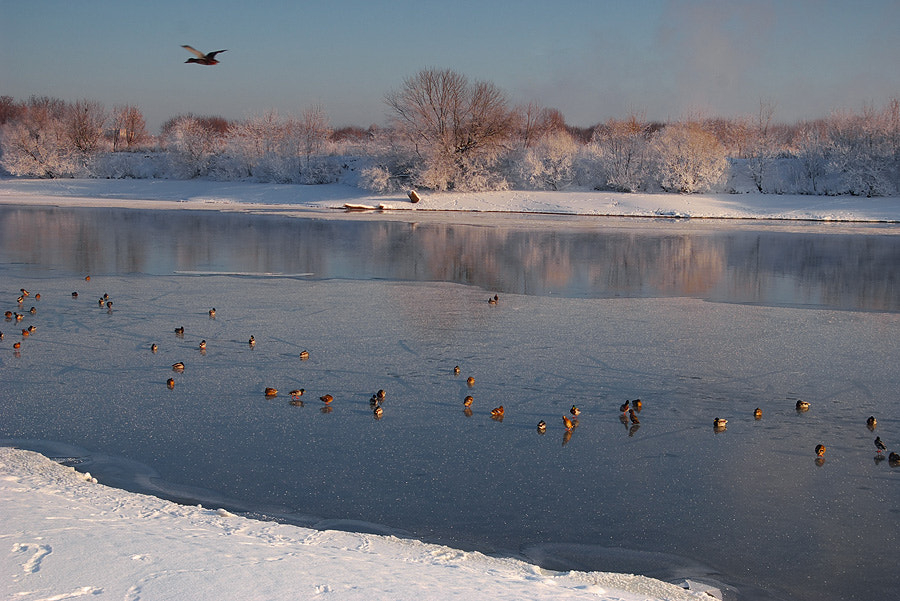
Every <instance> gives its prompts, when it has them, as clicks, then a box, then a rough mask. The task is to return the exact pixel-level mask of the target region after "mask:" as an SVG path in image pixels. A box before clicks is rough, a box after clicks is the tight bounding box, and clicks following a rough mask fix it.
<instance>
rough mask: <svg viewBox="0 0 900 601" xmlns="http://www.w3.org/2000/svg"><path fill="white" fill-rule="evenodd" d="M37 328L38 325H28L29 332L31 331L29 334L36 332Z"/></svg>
mask: <svg viewBox="0 0 900 601" xmlns="http://www.w3.org/2000/svg"><path fill="white" fill-rule="evenodd" d="M36 330H37V326H36V325H34V324H31V325H30V326H28V333H29V334H34V333H35V331H36Z"/></svg>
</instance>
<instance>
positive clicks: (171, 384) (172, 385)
mask: <svg viewBox="0 0 900 601" xmlns="http://www.w3.org/2000/svg"><path fill="white" fill-rule="evenodd" d="M166 386H168V387H169V390H171V389H173V388H175V378H169V379H168V380H166Z"/></svg>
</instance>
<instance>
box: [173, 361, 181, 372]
mask: <svg viewBox="0 0 900 601" xmlns="http://www.w3.org/2000/svg"><path fill="white" fill-rule="evenodd" d="M172 369H173V370H175V371H184V363H182V362H181V361H178V362H177V363H173V364H172Z"/></svg>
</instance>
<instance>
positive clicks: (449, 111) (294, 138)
mask: <svg viewBox="0 0 900 601" xmlns="http://www.w3.org/2000/svg"><path fill="white" fill-rule="evenodd" d="M384 100H385V104H386V106H387V108H388V109H389V115H390V118H389V120H388V122H387V123H386V124H385V125H384V126H375V125H372V126H370V127H368V128H362V127H344V128H340V129H333V128H332V127H331V125H330V122H329V117H328V114H327V112H326V110H325V108H324V107H322V106H319V105H316V106H312V107H308V108H306V109H304V110H302V111H301V113H300V115H299V116H293V115H280V114H279V113H278V112H276V111H272V110H270V111H266V112H264V113H262V114H259V115H254V116H251V117H248V118H245V119H241V120H226V119H224V118H221V117H217V116H200V115H193V114H185V115H179V116H176V117H173V118H171V119H169V120H168V121H166V122H165V123H164V124H163V126H162V127H161V129H160V132H159V134H158V135H156V136H153V135H151V134H150V133H149V132H148V131H147V126H146V122H145V121H144V117H143V114H142V112H141V110H140V108H138V107H137V106H135V105H120V106H115V107H113V108H112V110H107V109H106V108H105V107H104V106H103V104H102V103H100V102H97V101H92V100H78V101H75V102H66V101H63V100H59V99H56V98H49V97H43V96H40V97H38V96H32V97H31V98H28V99H27V100H22V101H20V100H16V99H14V98H12V97H9V96H0V167H2V169H3V170H5V171H6V172H7V173H9V174H11V175H14V176H28V177H177V178H195V177H209V178H215V179H255V180H259V181H272V182H284V183H307V184H316V183H329V182H334V181H338V180H340V179H341V178H342V177H343V176H344V175H345V174H346V173H345V172H346V170H347V169H348V166H347V159H348V157H355V158H357V159H360V161H361V164H362V165H363V166H362V167H361V168H360V169H359V173H358V179H357V183H358V185H360V186H361V187H363V188H366V189H368V190H371V191H373V192H379V193H387V192H392V191H395V190H401V189H405V188H410V187H415V188H425V189H430V190H437V191H444V190H458V191H470V190H501V189H508V188H516V189H537V190H562V189H566V188H568V187H573V186H577V187H590V188H594V189H598V190H614V191H623V192H639V191H641V192H657V191H666V192H679V193H695V192H710V191H715V192H736V191H746V190H755V191H758V192H762V193H798V194H829V195H836V194H852V195H863V196H889V195H896V194H898V192H900V99H896V98H895V99H892V100H890V101H889V102H888V103H887V105H886V106H884V107H880V108H878V107H874V106H866V107H864V108H863V109H862V110H861V111H836V112H834V113H833V114H831V115H829V116H828V117H824V118H821V119H817V120H811V121H803V122H799V123H795V124H790V125H787V124H782V123H778V122H777V121H776V120H775V108H776V107H775V105H774V103H772V102H767V101H761V102H760V103H759V110H758V111H757V112H755V113H754V114H753V115H747V116H745V117H742V118H731V119H724V118H709V117H703V116H700V115H697V116H691V117H686V118H683V119H680V120H677V121H673V122H666V123H661V122H652V121H648V120H647V119H645V118H644V116H643V115H642V114H640V113H637V112H635V113H633V114H631V115H629V116H627V117H626V118H624V119H610V120H608V121H606V122H604V123H599V124H597V125H595V126H593V127H588V128H578V127H573V126H570V125H567V124H566V122H565V118H564V116H563V115H562V114H561V113H560V112H559V111H558V110H556V109H553V108H548V107H543V106H540V105H538V104H536V103H529V104H526V105H517V106H513V105H511V103H510V102H509V100H508V98H507V97H506V94H505V93H504V92H503V91H502V90H501V89H500V88H498V87H497V86H496V85H494V84H493V83H491V82H488V81H472V80H470V79H469V78H467V77H466V76H465V75H463V74H460V73H458V72H456V71H453V70H450V69H445V70H440V69H425V70H422V71H420V72H418V73H416V74H415V75H412V76H410V77H408V78H406V79H405V80H404V81H403V82H402V84H401V85H400V86H399V87H398V88H397V89H395V90H391V91H390V92H388V93H387V94H386V95H385V98H384Z"/></svg>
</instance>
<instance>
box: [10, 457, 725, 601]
mask: <svg viewBox="0 0 900 601" xmlns="http://www.w3.org/2000/svg"><path fill="white" fill-rule="evenodd" d="M0 513H2V515H3V516H4V519H3V521H2V525H0V539H2V540H3V541H4V544H5V547H6V552H5V553H4V554H3V555H2V556H0V557H2V559H0V569H2V573H3V574H4V576H5V577H4V578H3V579H2V584H0V591H2V596H3V598H6V599H23V600H37V599H42V600H48V599H71V598H76V597H82V596H94V595H103V596H104V597H106V596H108V597H110V598H116V599H141V600H142V601H153V600H154V599H217V600H219V601H228V600H230V599H234V600H240V601H246V600H248V599H266V600H277V599H305V598H312V597H315V596H318V595H322V594H326V593H329V596H330V597H331V598H334V599H364V600H367V601H368V600H372V599H391V600H399V599H415V600H416V601H428V600H430V599H435V600H437V599H441V600H445V599H454V598H459V599H479V598H480V599H491V600H493V601H499V600H503V599H518V600H521V599H554V600H560V599H593V600H595V601H596V600H598V599H599V600H601V601H602V600H610V601H612V600H614V599H615V600H622V601H637V600H644V601H647V600H653V599H666V600H673V601H675V600H681V599H684V600H687V599H698V598H706V599H708V598H710V597H709V596H707V594H706V593H702V592H699V591H686V590H684V589H682V588H680V587H678V586H676V585H674V584H667V583H664V582H661V581H658V580H653V579H650V578H646V577H643V576H634V575H627V574H613V573H603V572H566V573H562V572H552V571H548V570H542V569H540V568H538V567H536V566H534V565H530V564H527V563H524V562H522V561H518V560H514V559H501V558H493V557H488V556H486V555H483V554H481V553H477V552H464V551H458V550H455V549H451V548H449V547H443V546H439V545H432V544H425V543H422V542H419V541H416V540H409V539H400V538H396V537H392V536H380V535H374V534H358V533H350V532H339V531H330V530H325V531H319V530H310V529H306V528H299V527H296V526H289V525H284V524H278V523H274V522H260V521H255V520H251V519H247V518H243V517H240V516H236V515H233V514H231V513H229V512H227V511H225V510H222V509H205V508H202V507H199V506H183V505H176V504H174V503H171V502H168V501H164V500H161V499H158V498H155V497H149V496H145V495H139V494H134V493H129V492H125V491H122V490H118V489H113V488H109V487H106V486H104V485H102V484H96V483H94V481H92V479H91V478H90V476H89V475H87V474H81V473H78V472H76V471H75V470H74V469H73V468H69V467H64V466H61V465H59V464H57V463H54V462H53V461H50V460H49V459H47V458H46V457H44V456H43V455H40V454H37V453H33V452H31V451H24V450H18V449H12V448H9V447H2V448H0ZM714 592H715V591H714Z"/></svg>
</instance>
